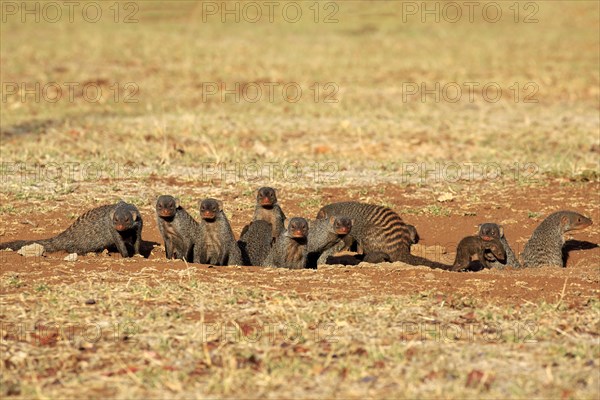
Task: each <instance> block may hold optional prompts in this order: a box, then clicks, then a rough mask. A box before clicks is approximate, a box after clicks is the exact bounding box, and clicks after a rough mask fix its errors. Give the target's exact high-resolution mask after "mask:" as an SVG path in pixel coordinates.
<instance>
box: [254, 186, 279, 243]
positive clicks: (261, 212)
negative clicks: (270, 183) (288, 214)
mask: <svg viewBox="0 0 600 400" xmlns="http://www.w3.org/2000/svg"><path fill="white" fill-rule="evenodd" d="M252 220H253V221H259V220H261V221H267V222H268V223H270V224H271V229H272V233H271V236H272V238H273V241H275V240H277V238H278V237H279V234H280V233H281V232H282V231H283V230H284V227H283V222H284V221H285V214H284V213H283V210H281V207H280V206H279V204H277V195H276V194H275V189H273V188H271V187H261V188H260V189H258V191H257V192H256V208H255V209H254V216H253V217H252Z"/></svg>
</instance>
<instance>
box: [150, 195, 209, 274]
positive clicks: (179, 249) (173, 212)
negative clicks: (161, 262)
mask: <svg viewBox="0 0 600 400" xmlns="http://www.w3.org/2000/svg"><path fill="white" fill-rule="evenodd" d="M156 218H157V223H158V230H159V231H160V235H161V236H162V238H163V241H164V242H165V251H166V253H167V259H181V260H185V261H188V262H193V261H194V242H195V241H196V239H197V238H198V236H199V235H200V226H199V225H198V222H196V220H195V219H194V218H193V217H192V216H191V215H190V214H189V213H188V212H187V211H186V210H185V209H184V208H183V207H181V206H180V205H179V200H178V199H176V198H175V197H173V196H169V195H163V196H160V197H159V198H158V200H157V201H156Z"/></svg>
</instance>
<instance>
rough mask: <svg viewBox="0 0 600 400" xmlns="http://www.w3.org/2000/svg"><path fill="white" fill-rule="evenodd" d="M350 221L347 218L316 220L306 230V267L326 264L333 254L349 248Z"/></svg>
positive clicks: (350, 239) (350, 240)
mask: <svg viewBox="0 0 600 400" xmlns="http://www.w3.org/2000/svg"><path fill="white" fill-rule="evenodd" d="M351 231H352V220H351V219H350V218H347V217H333V216H332V217H329V218H322V219H316V220H314V221H312V222H311V223H310V224H309V228H308V261H307V263H308V267H309V268H316V267H317V265H319V264H326V263H327V259H328V258H329V257H330V256H332V255H334V254H335V253H337V252H339V251H341V250H344V249H347V248H349V247H350V245H351V243H352V241H353V239H352V238H351V237H350V232H351Z"/></svg>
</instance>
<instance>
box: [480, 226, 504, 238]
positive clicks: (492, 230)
mask: <svg viewBox="0 0 600 400" xmlns="http://www.w3.org/2000/svg"><path fill="white" fill-rule="evenodd" d="M478 235H479V237H480V238H482V239H483V240H486V241H489V240H492V238H494V239H500V238H501V237H503V236H504V229H503V228H502V227H501V226H500V225H498V224H493V223H491V222H487V223H485V224H481V225H479V232H478Z"/></svg>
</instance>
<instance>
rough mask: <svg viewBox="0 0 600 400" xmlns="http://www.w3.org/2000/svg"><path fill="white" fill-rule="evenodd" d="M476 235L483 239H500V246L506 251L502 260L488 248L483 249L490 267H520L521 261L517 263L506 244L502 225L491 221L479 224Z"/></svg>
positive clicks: (515, 257)
mask: <svg viewBox="0 0 600 400" xmlns="http://www.w3.org/2000/svg"><path fill="white" fill-rule="evenodd" d="M477 235H478V236H479V237H480V238H482V239H483V240H490V239H491V238H494V239H498V240H499V241H500V243H502V247H503V248H504V251H505V252H506V259H505V260H504V261H500V260H498V259H497V258H496V257H495V256H494V254H492V252H491V251H489V250H486V251H485V254H484V256H485V259H486V261H487V264H488V265H489V266H490V267H491V268H504V267H513V268H520V267H521V263H519V260H518V259H517V256H516V255H515V253H514V252H513V251H512V249H511V248H510V245H509V244H508V241H507V240H506V238H505V237H504V228H502V226H500V225H498V224H494V223H491V222H487V223H485V224H481V225H479V230H478V232H477Z"/></svg>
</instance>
